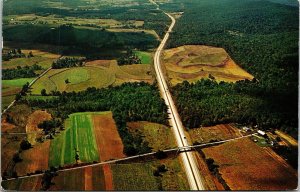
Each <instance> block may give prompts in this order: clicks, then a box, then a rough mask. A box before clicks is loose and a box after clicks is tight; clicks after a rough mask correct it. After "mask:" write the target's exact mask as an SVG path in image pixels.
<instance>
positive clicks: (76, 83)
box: [32, 60, 153, 95]
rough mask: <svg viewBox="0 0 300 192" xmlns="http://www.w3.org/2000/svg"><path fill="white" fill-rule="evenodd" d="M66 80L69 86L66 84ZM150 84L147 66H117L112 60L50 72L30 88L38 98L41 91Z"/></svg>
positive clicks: (149, 68)
mask: <svg viewBox="0 0 300 192" xmlns="http://www.w3.org/2000/svg"><path fill="white" fill-rule="evenodd" d="M66 80H68V82H66ZM141 81H145V82H148V83H152V82H153V77H152V76H151V66H150V65H147V64H136V65H130V66H127V65H124V66H119V65H118V64H117V62H116V61H115V60H95V61H91V62H87V63H86V65H85V67H76V68H65V69H51V70H50V71H49V72H48V73H47V74H45V75H44V76H43V77H42V78H40V79H39V80H38V81H37V82H36V83H34V84H33V86H32V94H34V95H39V94H41V90H42V89H46V92H47V93H51V91H60V92H63V91H66V92H72V91H76V92H78V91H83V90H85V89H87V88H88V87H96V88H104V87H108V86H109V85H113V86H116V85H120V84H122V83H124V82H141Z"/></svg>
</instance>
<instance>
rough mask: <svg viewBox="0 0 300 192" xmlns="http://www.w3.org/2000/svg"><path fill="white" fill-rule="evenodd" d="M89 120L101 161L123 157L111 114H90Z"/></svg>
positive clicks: (120, 141) (121, 144) (121, 146)
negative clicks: (91, 123) (90, 120)
mask: <svg viewBox="0 0 300 192" xmlns="http://www.w3.org/2000/svg"><path fill="white" fill-rule="evenodd" d="M91 118H92V122H93V127H94V134H95V137H96V143H97V146H98V151H99V154H100V158H101V161H107V160H110V159H120V158H123V157H125V155H124V154H123V148H124V146H123V143H122V140H121V137H120V135H119V132H118V129H117V127H116V124H115V121H114V119H113V117H112V112H102V113H96V114H92V115H91ZM108 135H109V137H108Z"/></svg>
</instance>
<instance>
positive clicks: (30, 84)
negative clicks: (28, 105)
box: [2, 67, 52, 115]
mask: <svg viewBox="0 0 300 192" xmlns="http://www.w3.org/2000/svg"><path fill="white" fill-rule="evenodd" d="M51 69H52V67H50V68H48V69H47V70H46V71H44V72H43V73H41V74H40V75H39V76H38V77H36V78H35V79H33V80H32V81H31V82H30V83H29V85H28V88H30V87H31V86H32V85H33V84H34V83H35V82H36V81H37V80H38V79H40V78H41V77H42V76H44V75H45V74H46V73H47V72H48V71H50V70H51ZM15 102H16V100H13V101H12V102H11V103H10V104H9V105H8V106H7V107H6V109H4V110H3V111H2V115H3V114H4V113H6V112H7V111H8V110H9V109H10V108H11V107H12V106H13V105H14V104H15Z"/></svg>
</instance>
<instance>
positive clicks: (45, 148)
mask: <svg viewBox="0 0 300 192" xmlns="http://www.w3.org/2000/svg"><path fill="white" fill-rule="evenodd" d="M49 149H50V141H49V140H46V141H45V142H44V143H37V144H36V145H34V146H33V148H30V149H28V150H25V151H22V153H21V154H20V157H21V158H22V159H23V161H21V162H20V163H17V164H16V167H15V169H16V172H17V173H18V175H26V174H27V173H33V172H35V171H37V170H47V169H48V160H49Z"/></svg>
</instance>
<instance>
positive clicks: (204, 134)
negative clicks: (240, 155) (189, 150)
mask: <svg viewBox="0 0 300 192" xmlns="http://www.w3.org/2000/svg"><path fill="white" fill-rule="evenodd" d="M189 135H190V136H191V139H192V142H196V141H197V142H199V143H207V142H210V141H211V140H219V141H221V140H226V139H233V138H237V137H241V136H242V135H241V133H240V132H239V130H238V129H237V128H236V127H234V126H233V125H231V124H220V125H215V126H211V127H201V128H194V129H190V130H189Z"/></svg>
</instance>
